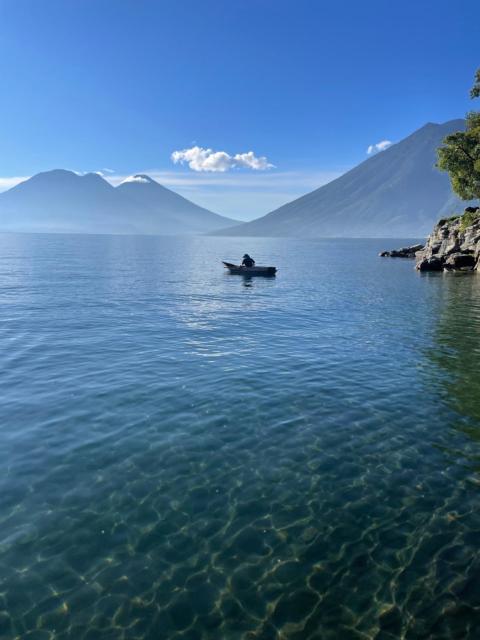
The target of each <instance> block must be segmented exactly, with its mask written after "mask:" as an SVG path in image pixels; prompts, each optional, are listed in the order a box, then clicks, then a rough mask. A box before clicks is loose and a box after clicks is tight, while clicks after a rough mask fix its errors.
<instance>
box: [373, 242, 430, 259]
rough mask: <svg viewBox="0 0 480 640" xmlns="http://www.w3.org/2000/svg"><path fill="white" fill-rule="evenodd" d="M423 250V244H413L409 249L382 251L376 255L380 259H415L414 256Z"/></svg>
mask: <svg viewBox="0 0 480 640" xmlns="http://www.w3.org/2000/svg"><path fill="white" fill-rule="evenodd" d="M423 248H424V246H423V244H413V245H412V246H411V247H402V248H401V249H392V250H391V251H382V252H381V253H379V254H378V255H379V256H380V257H381V258H415V254H417V253H418V252H419V251H421V250H422V249H423Z"/></svg>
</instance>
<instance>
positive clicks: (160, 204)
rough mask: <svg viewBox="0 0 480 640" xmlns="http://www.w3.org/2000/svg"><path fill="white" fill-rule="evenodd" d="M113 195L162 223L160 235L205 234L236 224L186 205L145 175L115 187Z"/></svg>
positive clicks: (188, 204) (193, 205)
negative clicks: (127, 198)
mask: <svg viewBox="0 0 480 640" xmlns="http://www.w3.org/2000/svg"><path fill="white" fill-rule="evenodd" d="M117 191H119V192H121V193H122V194H126V195H127V196H128V197H129V198H130V199H131V200H132V201H135V202H137V203H138V204H139V205H141V206H142V207H143V208H145V209H146V210H149V211H152V212H153V214H154V218H153V219H154V220H155V221H158V220H161V221H162V229H163V230H164V233H167V232H171V233H178V232H179V229H180V230H181V229H185V230H188V232H189V233H205V232H208V231H212V230H214V229H224V228H226V227H231V226H232V225H234V224H237V221H235V220H231V219H230V218H225V217H223V216H220V215H218V214H216V213H213V212H212V211H208V209H204V208H203V207H200V206H198V205H196V204H194V203H193V202H190V200H187V199H186V198H184V197H183V196H181V195H179V194H178V193H175V192H174V191H171V190H170V189H167V188H166V187H164V186H162V185H161V184H159V183H158V182H156V181H155V180H153V179H152V178H150V177H149V176H147V175H143V174H137V175H135V176H131V178H128V179H127V180H126V181H125V182H122V183H121V184H120V185H119V186H118V187H117ZM156 223H157V222H156Z"/></svg>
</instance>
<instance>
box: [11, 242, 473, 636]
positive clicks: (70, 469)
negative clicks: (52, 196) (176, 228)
mask: <svg viewBox="0 0 480 640" xmlns="http://www.w3.org/2000/svg"><path fill="white" fill-rule="evenodd" d="M397 244H398V241H397V242H393V243H392V242H390V243H388V242H385V241H381V240H374V241H373V240H372V241H360V240H357V241H346V240H339V241H334V240H328V241H327V240H325V241H316V242H313V241H312V242H308V241H287V240H283V239H275V240H267V239H253V240H252V239H248V241H247V240H242V239H238V238H235V239H233V238H232V239H229V238H194V239H185V238H183V239H180V238H168V239H167V238H149V237H113V236H112V237H108V236H62V235H58V236H55V235H51V236H49V235H36V236H35V235H13V234H11V235H7V234H5V235H1V236H0V362H1V365H2V366H1V376H2V385H1V389H2V401H1V405H0V468H1V470H2V473H1V475H0V636H1V637H2V638H7V639H11V638H19V639H20V638H21V639H22V640H23V639H24V638H29V639H31V640H33V639H35V640H44V639H45V640H47V639H52V640H53V639H55V640H66V639H67V638H68V639H71V640H74V639H75V640H80V639H85V640H107V639H109V640H111V639H115V640H116V639H119V640H120V639H128V640H130V639H136V638H138V639H149V640H150V639H152V640H163V639H164V638H165V639H168V640H170V639H173V640H180V639H185V640H186V639H189V640H201V639H205V640H207V639H208V640H209V639H212V640H213V639H215V640H223V639H228V640H230V639H232V640H237V639H238V640H253V639H261V640H274V639H278V640H280V639H283V640H285V639H288V640H300V639H301V640H303V639H306V640H327V639H330V638H331V639H332V640H333V639H335V640H337V639H339V638H341V639H342V640H344V639H345V640H348V639H350V638H356V639H359V640H360V639H363V640H367V639H373V638H375V639H377V640H388V639H391V640H393V639H397V638H406V639H420V638H423V639H429V638H436V639H437V638H445V639H453V638H458V639H462V640H463V639H470V638H471V639H473V638H478V637H479V636H480V617H479V616H480V609H479V607H480V579H479V569H480V554H479V544H480V513H479V510H478V492H479V486H480V474H479V471H480V457H479V456H480V364H479V363H480V358H479V356H480V277H479V276H478V274H475V275H471V274H468V275H462V276H456V275H455V274H445V275H443V274H425V275H420V274H418V273H415V272H414V270H413V263H412V262H411V261H408V260H407V261H402V260H388V259H380V258H378V257H377V253H378V251H379V250H381V249H385V248H390V247H391V246H396V245H397ZM400 244H401V243H400ZM246 251H248V252H249V253H250V254H251V255H253V256H254V257H255V258H256V260H257V262H258V263H259V264H260V263H263V264H274V265H276V266H277V267H279V273H278V276H277V277H276V278H274V279H253V280H250V281H249V280H244V279H243V278H241V277H238V276H229V275H228V274H225V273H224V272H223V269H222V267H221V264H220V260H222V259H226V260H230V261H235V260H236V259H238V258H239V256H241V255H243V253H245V252H246Z"/></svg>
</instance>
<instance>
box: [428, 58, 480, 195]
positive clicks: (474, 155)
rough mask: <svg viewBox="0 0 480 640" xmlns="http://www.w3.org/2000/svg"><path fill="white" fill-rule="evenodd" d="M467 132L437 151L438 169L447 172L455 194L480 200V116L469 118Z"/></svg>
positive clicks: (479, 80)
mask: <svg viewBox="0 0 480 640" xmlns="http://www.w3.org/2000/svg"><path fill="white" fill-rule="evenodd" d="M470 95H471V96H472V98H477V97H479V96H480V69H479V70H478V71H477V72H476V75H475V84H474V86H473V88H472V90H471V93H470ZM466 120H467V126H466V130H465V131H457V132H456V133H452V134H451V135H449V136H447V137H446V138H445V140H444V141H443V144H444V146H442V147H440V148H439V149H437V155H438V161H437V167H438V168H439V169H441V170H442V171H447V172H448V173H449V175H450V181H451V183H452V188H453V190H454V191H455V193H456V194H457V195H458V196H460V198H463V199H464V200H475V199H476V198H480V112H479V111H471V112H470V113H468V114H467V117H466Z"/></svg>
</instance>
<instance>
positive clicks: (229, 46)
mask: <svg viewBox="0 0 480 640" xmlns="http://www.w3.org/2000/svg"><path fill="white" fill-rule="evenodd" d="M478 24H480V2H478V0H457V1H456V2H453V0H448V1H447V0H403V2H390V1H389V0H362V2H360V1H359V0H343V1H341V0H337V1H336V2H332V1H328V2H326V1H323V0H288V1H287V0H201V1H199V0H163V1H161V0H157V1H154V0H68V1H66V0H42V1H41V2H39V1H38V0H0V82H1V88H2V93H1V100H0V188H2V187H3V188H6V187H7V186H9V185H11V184H13V182H15V180H16V179H18V178H19V177H22V176H29V175H32V174H33V173H36V172H38V171H42V170H48V169H52V168H57V167H62V168H67V169H72V170H76V171H90V170H93V171H99V170H100V171H104V173H105V175H106V176H108V177H109V179H110V180H112V181H113V182H115V181H117V182H118V181H119V180H120V179H121V178H122V176H127V175H129V174H131V173H138V172H145V173H150V174H152V175H154V177H156V178H157V179H159V180H160V181H161V182H163V184H165V185H166V186H169V187H171V188H173V189H175V190H177V191H178V192H180V193H182V194H183V195H185V196H187V197H190V198H191V199H193V200H194V201H196V202H199V203H200V204H202V205H204V206H207V207H209V208H211V209H213V210H215V211H218V212H219V213H223V214H225V215H231V216H235V217H237V218H241V219H249V218H253V217H257V216H258V215H261V214H263V213H266V212H267V211H269V210H271V209H273V208H275V207H276V206H279V205H280V204H283V203H284V202H285V201H287V200H291V199H293V198H294V197H296V196H298V195H301V194H302V193H305V192H307V191H309V190H311V189H313V188H315V187H317V186H320V185H321V184H323V183H325V182H326V181H328V180H330V179H332V178H333V177H335V176H337V175H339V174H340V173H342V172H344V171H346V170H347V169H349V168H350V167H352V166H354V165H355V164H357V163H358V162H360V161H362V160H364V159H365V158H366V157H367V154H366V151H367V148H368V147H369V145H373V144H376V143H379V142H381V141H385V140H388V141H392V142H395V141H398V140H400V139H401V138H403V137H405V136H406V135H408V134H409V133H411V132H412V131H414V130H415V129H417V128H418V127H420V126H422V125H423V124H425V123H426V122H429V121H430V122H443V121H446V120H449V119H452V118H457V117H461V116H463V115H464V113H465V112H466V111H467V110H468V109H470V108H473V107H474V103H472V102H471V101H470V100H469V98H468V91H469V88H470V86H471V84H472V79H473V74H474V71H475V69H476V68H477V67H479V66H480V43H479V40H478V34H477V31H478V29H477V28H476V26H477V25H478ZM192 147H200V148H202V149H211V150H213V151H215V152H225V155H222V156H215V157H213V161H212V158H211V157H210V156H211V154H210V155H209V154H208V152H207V155H206V156H205V152H203V154H204V156H200V160H202V157H203V158H204V159H205V157H206V158H207V159H208V158H210V160H209V161H208V162H209V163H210V164H208V162H207V163H205V162H204V163H203V164H202V163H201V162H197V163H196V164H195V162H194V163H193V165H194V166H195V167H196V168H197V170H194V169H192V168H190V166H189V164H188V161H187V160H185V155H184V156H181V158H183V159H184V162H183V164H182V163H180V161H179V162H177V164H174V163H173V162H172V159H171V154H172V153H173V152H174V151H183V150H185V149H191V148H192ZM249 151H253V153H254V158H255V159H258V158H265V159H266V160H265V161H264V162H263V164H264V165H266V164H272V165H274V167H270V168H251V165H252V162H250V161H249V160H248V159H247V160H244V159H243V160H242V158H243V156H242V155H241V154H244V153H246V152H249ZM227 154H228V155H227ZM188 157H192V156H191V155H190V156H188ZM196 157H197V159H198V157H199V156H198V153H197V156H196ZM235 157H237V160H235ZM217 160H219V161H220V162H217ZM221 162H223V164H221ZM257 164H258V163H257ZM261 164H262V162H260V165H261ZM206 166H209V167H210V168H213V169H218V168H219V167H221V168H223V169H224V171H222V172H221V171H218V170H215V171H205V170H198V169H199V168H200V169H202V168H205V167H206ZM107 170H109V171H107Z"/></svg>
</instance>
